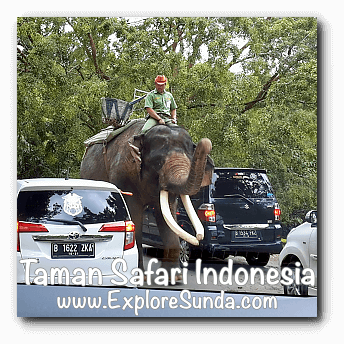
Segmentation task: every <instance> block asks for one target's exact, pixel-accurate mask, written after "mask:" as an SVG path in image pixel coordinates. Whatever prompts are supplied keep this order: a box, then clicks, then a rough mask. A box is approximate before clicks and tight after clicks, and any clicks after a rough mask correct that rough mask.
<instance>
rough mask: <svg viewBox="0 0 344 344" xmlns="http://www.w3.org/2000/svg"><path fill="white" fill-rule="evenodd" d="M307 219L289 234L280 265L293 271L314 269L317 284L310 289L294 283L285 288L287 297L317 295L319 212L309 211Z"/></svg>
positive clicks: (280, 257) (280, 258) (281, 254)
mask: <svg viewBox="0 0 344 344" xmlns="http://www.w3.org/2000/svg"><path fill="white" fill-rule="evenodd" d="M305 219H306V222H305V223H303V224H302V225H300V226H298V227H296V228H293V229H292V230H291V231H290V232H289V234H288V236H287V244H286V245H285V247H284V248H283V250H282V251H281V253H280V255H279V265H280V267H281V268H283V267H289V268H291V269H292V271H295V269H296V268H299V269H300V270H302V269H312V270H313V273H314V277H315V278H314V280H315V284H314V286H312V287H310V286H306V285H303V284H296V283H295V281H294V283H292V284H291V285H289V286H287V285H286V286H284V293H285V294H286V295H295V296H305V295H317V258H318V256H317V211H316V210H311V211H309V212H308V213H307V215H306V218H305Z"/></svg>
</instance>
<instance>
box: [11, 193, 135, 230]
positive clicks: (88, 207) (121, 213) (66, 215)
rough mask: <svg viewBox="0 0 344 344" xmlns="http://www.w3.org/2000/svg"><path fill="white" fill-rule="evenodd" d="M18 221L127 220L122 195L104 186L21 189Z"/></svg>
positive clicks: (85, 221) (100, 221)
mask: <svg viewBox="0 0 344 344" xmlns="http://www.w3.org/2000/svg"><path fill="white" fill-rule="evenodd" d="M17 217H18V220H19V221H26V222H38V221H42V220H47V219H59V220H74V221H75V220H76V221H80V222H81V223H83V224H92V223H104V222H113V221H124V220H128V213H127V210H126V207H125V205H124V202H123V200H122V197H121V195H120V194H119V193H117V192H112V191H106V190H86V189H84V190H75V191H71V190H49V191H46V190H45V191H22V192H20V194H19V196H18V201H17Z"/></svg>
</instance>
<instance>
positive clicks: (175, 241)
mask: <svg viewBox="0 0 344 344" xmlns="http://www.w3.org/2000/svg"><path fill="white" fill-rule="evenodd" d="M144 123H145V121H144V120H137V122H136V123H134V124H133V125H131V126H129V128H127V129H126V130H125V131H123V132H122V133H121V134H120V135H118V136H117V137H115V138H114V139H113V140H111V141H110V142H108V143H107V145H101V144H94V145H91V146H89V147H88V148H87V150H86V152H85V155H84V158H83V160H82V162H81V167H80V176H81V178H85V179H93V180H103V181H108V182H110V183H113V184H115V185H116V186H117V187H118V188H119V189H120V190H122V191H126V192H123V194H124V197H125V201H126V203H127V206H128V208H129V211H130V214H131V217H132V220H133V222H134V223H135V237H136V243H137V247H138V255H139V259H138V265H139V268H140V269H142V270H143V250H142V223H143V213H144V209H145V207H146V206H148V205H151V206H153V207H154V209H155V218H156V222H157V226H158V228H159V233H160V237H161V239H162V242H163V245H164V256H163V259H162V265H161V267H162V268H165V269H166V270H167V271H170V269H171V268H176V267H179V251H180V244H179V237H181V238H183V239H184V240H186V241H188V242H190V243H191V244H193V245H199V241H200V240H202V239H203V237H204V229H203V226H202V224H201V222H200V220H199V219H198V217H197V215H196V212H195V210H194V209H193V206H192V204H191V201H190V198H189V195H194V194H196V193H197V192H198V191H199V190H200V188H201V187H202V186H206V185H209V184H210V183H211V179H212V173H213V168H214V164H213V161H212V159H211V158H210V156H209V153H210V151H211V149H212V144H211V141H210V140H209V139H207V138H203V139H201V140H200V141H199V143H198V144H197V145H195V144H194V143H193V141H192V139H191V137H190V135H189V133H188V132H187V130H186V129H184V128H182V127H180V126H176V125H175V126H167V125H156V126H155V127H153V128H151V129H150V130H149V131H148V132H146V133H145V134H140V132H141V129H142V127H143V125H144ZM127 192H128V193H131V194H132V195H128V193H127ZM178 196H180V197H181V199H182V201H183V203H184V204H185V207H186V210H187V211H188V213H189V217H190V219H191V221H192V223H193V225H194V227H195V231H196V237H195V236H193V235H191V234H189V233H187V232H186V231H184V230H183V229H182V228H181V227H179V226H178V224H177V223H176V211H177V198H178Z"/></svg>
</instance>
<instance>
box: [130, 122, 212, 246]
mask: <svg viewBox="0 0 344 344" xmlns="http://www.w3.org/2000/svg"><path fill="white" fill-rule="evenodd" d="M130 146H131V149H132V151H131V153H132V156H133V157H134V160H135V161H136V165H137V170H138V171H139V174H140V179H141V183H142V184H143V185H151V188H146V195H145V196H147V198H149V199H152V198H155V199H156V198H159V203H160V207H161V213H162V215H163V217H164V219H165V222H166V224H167V225H168V226H169V227H170V229H171V230H172V231H173V232H175V233H176V234H177V235H178V236H179V237H181V238H182V239H184V240H186V241H188V242H189V243H191V244H193V245H199V241H200V240H202V239H203V237H204V228H203V225H202V223H201V221H200V220H199V218H198V216H197V214H196V212H195V210H194V208H193V206H192V204H191V201H190V198H189V196H190V195H194V194H196V193H197V192H198V191H199V189H200V188H201V187H202V186H206V185H209V184H210V183H211V175H212V171H213V163H212V160H211V159H210V158H209V157H208V154H209V153H210V151H211V149H212V145H211V142H210V140H209V139H206V138H205V139H202V140H201V141H200V142H199V143H198V144H197V145H194V144H193V142H192V140H191V138H190V136H189V134H188V133H187V131H186V130H185V129H183V128H180V127H167V126H164V125H159V126H156V127H154V128H152V129H151V130H150V131H148V132H147V133H146V134H144V135H143V134H142V135H138V136H135V137H134V140H133V142H132V144H131V145H130ZM178 195H180V198H181V200H182V202H183V204H184V206H185V209H186V211H187V213H188V215H189V218H190V220H191V222H192V224H193V226H194V228H195V232H196V236H192V235H190V234H189V233H187V232H185V231H184V230H183V229H182V228H181V227H179V225H178V224H177V223H176V221H175V219H174V216H173V215H172V214H171V210H170V205H171V203H172V202H171V199H174V198H175V197H176V196H178ZM156 203H157V202H156Z"/></svg>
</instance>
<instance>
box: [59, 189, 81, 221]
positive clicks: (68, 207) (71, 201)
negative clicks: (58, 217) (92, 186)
mask: <svg viewBox="0 0 344 344" xmlns="http://www.w3.org/2000/svg"><path fill="white" fill-rule="evenodd" d="M62 198H63V211H64V212H65V213H66V214H68V215H71V216H76V215H78V214H80V213H81V212H82V203H81V199H82V197H81V196H79V195H77V194H76V193H72V192H71V193H69V194H68V195H67V196H64V197H62Z"/></svg>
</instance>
